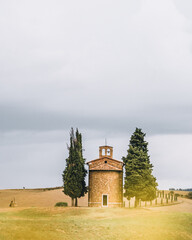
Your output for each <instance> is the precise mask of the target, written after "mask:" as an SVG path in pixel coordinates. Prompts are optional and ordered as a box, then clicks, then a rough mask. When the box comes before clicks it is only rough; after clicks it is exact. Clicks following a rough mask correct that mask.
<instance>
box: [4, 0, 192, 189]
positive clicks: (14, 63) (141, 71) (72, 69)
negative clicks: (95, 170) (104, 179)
mask: <svg viewBox="0 0 192 240" xmlns="http://www.w3.org/2000/svg"><path fill="white" fill-rule="evenodd" d="M191 13H192V1H191V0H135V1H132V0H122V1H121V0H120V1H115V0H97V1H90V0H81V1H79V0H71V1H66V0H55V1H53V0H33V1H32V0H31V1H25V0H17V1H14V0H10V1H1V0H0V34H1V37H0V53H1V54H0V189H2V188H22V187H23V186H25V187H26V188H32V187H50V186H53V187H54V186H61V185H62V176H61V174H62V171H63V170H64V167H65V159H66V158H67V157H68V151H67V147H66V143H68V142H69V132H70V128H71V127H78V128H79V131H80V132H81V133H82V135H83V147H84V149H85V151H84V157H85V158H86V159H87V161H89V160H92V159H95V158H97V157H98V153H99V152H98V147H99V146H100V145H104V143H105V140H104V139H105V138H107V142H108V144H109V145H112V146H113V147H114V157H115V158H116V159H119V160H120V159H121V157H122V156H125V155H126V151H127V149H128V144H129V139H130V136H131V134H132V133H133V132H134V130H135V128H136V127H140V128H142V130H143V132H145V133H146V134H147V136H146V140H147V141H148V142H149V153H150V156H151V162H152V163H153V165H154V171H153V174H154V176H155V177H156V178H157V181H158V183H159V188H160V189H163V188H164V189H168V188H170V187H175V188H180V187H181V188H189V187H192V174H191V169H192V94H191V92H192V14H191Z"/></svg>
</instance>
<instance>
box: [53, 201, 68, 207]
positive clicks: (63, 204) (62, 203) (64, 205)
mask: <svg viewBox="0 0 192 240" xmlns="http://www.w3.org/2000/svg"><path fill="white" fill-rule="evenodd" d="M67 206H68V204H67V202H57V203H56V204H55V207H67Z"/></svg>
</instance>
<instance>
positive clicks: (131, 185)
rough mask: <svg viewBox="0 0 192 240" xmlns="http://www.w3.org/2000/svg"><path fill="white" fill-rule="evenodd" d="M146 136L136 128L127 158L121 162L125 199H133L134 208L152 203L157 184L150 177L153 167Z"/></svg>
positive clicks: (153, 178) (154, 179)
mask: <svg viewBox="0 0 192 240" xmlns="http://www.w3.org/2000/svg"><path fill="white" fill-rule="evenodd" d="M145 135H146V134H144V133H143V132H142V130H141V129H139V128H136V130H135V132H134V133H133V135H132V136H131V139H130V144H129V149H128V150H127V156H126V157H123V158H122V160H123V162H124V164H125V184H124V188H125V193H124V195H125V197H127V199H130V198H132V197H135V207H137V205H138V203H139V199H141V200H142V201H152V200H153V199H155V197H156V190H157V189H156V188H157V185H158V184H157V182H156V178H155V177H154V176H153V175H152V170H153V165H152V164H151V163H150V157H149V155H148V143H147V142H146V141H145V140H144V137H145Z"/></svg>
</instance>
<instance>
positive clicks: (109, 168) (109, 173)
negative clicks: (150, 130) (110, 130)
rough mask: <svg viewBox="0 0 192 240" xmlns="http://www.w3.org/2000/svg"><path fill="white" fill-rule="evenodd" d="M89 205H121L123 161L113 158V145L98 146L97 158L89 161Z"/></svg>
mask: <svg viewBox="0 0 192 240" xmlns="http://www.w3.org/2000/svg"><path fill="white" fill-rule="evenodd" d="M87 164H88V166H89V191H88V206H89V207H122V206H123V162H122V161H119V160H115V159H113V147H110V146H100V147H99V158H98V159H95V160H92V161H89V162H88V163H87Z"/></svg>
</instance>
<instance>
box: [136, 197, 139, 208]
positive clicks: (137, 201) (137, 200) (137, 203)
mask: <svg viewBox="0 0 192 240" xmlns="http://www.w3.org/2000/svg"><path fill="white" fill-rule="evenodd" d="M138 205H139V199H138V198H136V197H135V208H136V207H137V206H138Z"/></svg>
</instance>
